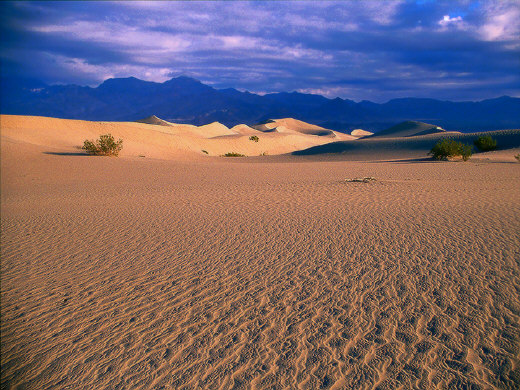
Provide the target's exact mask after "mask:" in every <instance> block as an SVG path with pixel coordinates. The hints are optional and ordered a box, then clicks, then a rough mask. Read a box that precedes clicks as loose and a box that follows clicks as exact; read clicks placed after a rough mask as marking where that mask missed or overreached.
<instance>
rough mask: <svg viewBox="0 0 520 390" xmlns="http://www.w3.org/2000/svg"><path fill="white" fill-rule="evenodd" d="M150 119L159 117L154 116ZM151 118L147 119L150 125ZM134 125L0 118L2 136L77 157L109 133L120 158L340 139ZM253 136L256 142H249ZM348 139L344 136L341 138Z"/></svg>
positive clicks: (268, 149) (255, 150)
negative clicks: (120, 147)
mask: <svg viewBox="0 0 520 390" xmlns="http://www.w3.org/2000/svg"><path fill="white" fill-rule="evenodd" d="M155 119H159V118H156V117H155ZM155 119H154V118H151V119H150V118H147V121H151V122H154V121H155ZM155 122H156V123H159V124H148V123H138V122H89V121H79V120H69V119H56V118H46V117H35V116H17V115H0V128H1V131H2V136H3V137H6V138H9V139H11V140H14V141H20V142H27V143H30V144H34V145H41V146H43V147H46V148H48V150H47V151H48V152H59V153H78V152H81V151H80V150H78V149H79V148H81V146H82V145H83V141H84V140H85V139H96V138H98V137H99V135H101V134H106V133H110V134H112V135H113V136H114V137H116V138H121V139H123V150H122V152H121V156H122V157H137V156H144V157H148V158H160V159H177V160H179V159H181V160H186V159H197V158H201V157H206V156H208V155H209V156H220V155H223V154H226V153H230V152H235V153H239V154H243V155H246V156H259V155H261V154H269V155H273V154H282V153H290V152H293V151H295V150H300V149H306V148H309V147H311V146H315V145H322V144H324V143H328V142H332V141H335V140H339V139H343V138H336V137H321V136H319V135H315V134H304V133H301V132H294V131H291V132H287V133H284V132H280V133H277V132H274V133H263V132H261V131H257V130H255V129H252V128H249V127H248V126H245V125H241V126H238V127H235V128H234V129H229V128H227V127H226V126H224V125H223V124H221V123H218V122H214V123H210V124H208V125H204V126H193V125H186V124H175V123H169V122H166V123H167V125H164V124H160V123H162V122H160V120H159V122H157V121H155ZM251 135H257V136H258V138H259V140H258V142H254V141H253V140H250V139H249V138H250V136H251ZM346 137H350V136H346Z"/></svg>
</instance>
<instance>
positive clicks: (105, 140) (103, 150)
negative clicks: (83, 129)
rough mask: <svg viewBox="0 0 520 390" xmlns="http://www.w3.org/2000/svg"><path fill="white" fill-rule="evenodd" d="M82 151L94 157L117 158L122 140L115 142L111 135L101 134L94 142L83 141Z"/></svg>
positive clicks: (121, 147) (121, 146)
mask: <svg viewBox="0 0 520 390" xmlns="http://www.w3.org/2000/svg"><path fill="white" fill-rule="evenodd" d="M83 149H85V151H86V152H87V153H88V154H93V155H96V156H117V155H118V154H119V152H120V151H121V149H123V140H122V139H120V140H118V141H116V140H115V139H114V137H113V136H112V134H103V135H100V136H99V139H98V140H96V141H89V140H85V142H83Z"/></svg>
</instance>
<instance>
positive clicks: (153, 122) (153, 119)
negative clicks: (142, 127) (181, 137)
mask: <svg viewBox="0 0 520 390" xmlns="http://www.w3.org/2000/svg"><path fill="white" fill-rule="evenodd" d="M136 122H137V123H147V124H149V125H159V126H173V124H172V123H170V122H168V121H165V120H164V119H161V118H159V117H157V116H155V115H150V116H149V117H146V118H144V119H138V120H136Z"/></svg>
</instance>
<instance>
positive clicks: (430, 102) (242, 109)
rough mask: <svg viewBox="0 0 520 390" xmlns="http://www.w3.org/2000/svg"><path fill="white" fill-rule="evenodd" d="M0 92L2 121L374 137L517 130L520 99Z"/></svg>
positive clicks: (145, 85) (177, 81)
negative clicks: (269, 124) (423, 128)
mask: <svg viewBox="0 0 520 390" xmlns="http://www.w3.org/2000/svg"><path fill="white" fill-rule="evenodd" d="M0 87H1V88H0V91H1V99H0V112H1V113H2V114H15V115H40V116H49V117H56V118H65V119H84V120H95V121H135V120H139V119H142V118H145V117H148V116H150V115H157V116H158V117H160V118H163V119H164V120H167V121H169V122H175V123H189V124H193V125H203V124H206V123H210V122H215V121H218V122H221V123H223V124H224V125H226V126H228V127H232V126H234V125H237V124H239V123H245V124H255V123H258V122H262V121H265V120H268V119H271V118H285V117H294V118H298V119H301V120H303V121H306V122H309V123H313V124H316V125H319V126H322V127H325V128H328V129H332V130H338V131H343V132H350V131H351V130H353V129H357V128H363V129H365V130H369V131H372V132H377V131H380V130H382V129H386V128H388V127H389V126H393V125H395V124H396V123H399V122H403V121H406V120H415V121H422V122H428V123H432V124H435V125H437V126H440V127H442V128H444V129H446V130H458V131H466V132H467V131H484V130H497V129H508V128H520V98H514V97H509V96H502V97H499V98H495V99H488V100H482V101H479V102H470V101H468V102H451V101H442V100H436V99H424V98H402V99H393V100H390V101H388V102H386V103H382V104H378V103H374V102H370V101H366V100H364V101H361V102H358V103H357V102H354V101H353V100H349V99H341V98H335V99H329V98H326V97H324V96H321V95H313V94H304V93H299V92H280V93H270V94H265V95H258V94H254V93H250V92H247V91H246V92H241V91H238V90H236V89H234V88H228V89H215V88H213V87H211V86H209V85H206V84H203V83H201V82H200V81H198V80H195V79H193V78H189V77H185V76H181V77H177V78H172V79H170V80H168V81H165V82H164V83H155V82H150V81H144V80H140V79H137V78H135V77H129V78H111V79H107V80H105V81H104V82H103V83H101V84H100V85H99V86H97V87H95V88H92V87H88V86H78V85H47V84H45V83H43V82H41V81H39V80H33V79H20V78H16V79H15V78H3V79H2V82H1V85H0Z"/></svg>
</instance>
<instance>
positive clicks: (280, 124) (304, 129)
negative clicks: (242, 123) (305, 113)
mask: <svg viewBox="0 0 520 390" xmlns="http://www.w3.org/2000/svg"><path fill="white" fill-rule="evenodd" d="M253 128H254V129H256V130H259V131H263V132H279V133H292V134H296V133H300V134H305V135H313V136H320V137H328V138H337V139H338V140H340V139H341V140H354V139H356V137H353V136H351V135H348V134H343V133H340V132H337V131H334V130H330V129H326V128H324V127H321V126H317V125H313V124H311V123H307V122H304V121H301V120H298V119H294V118H283V119H269V120H267V121H265V122H262V123H258V124H256V125H254V126H253Z"/></svg>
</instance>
